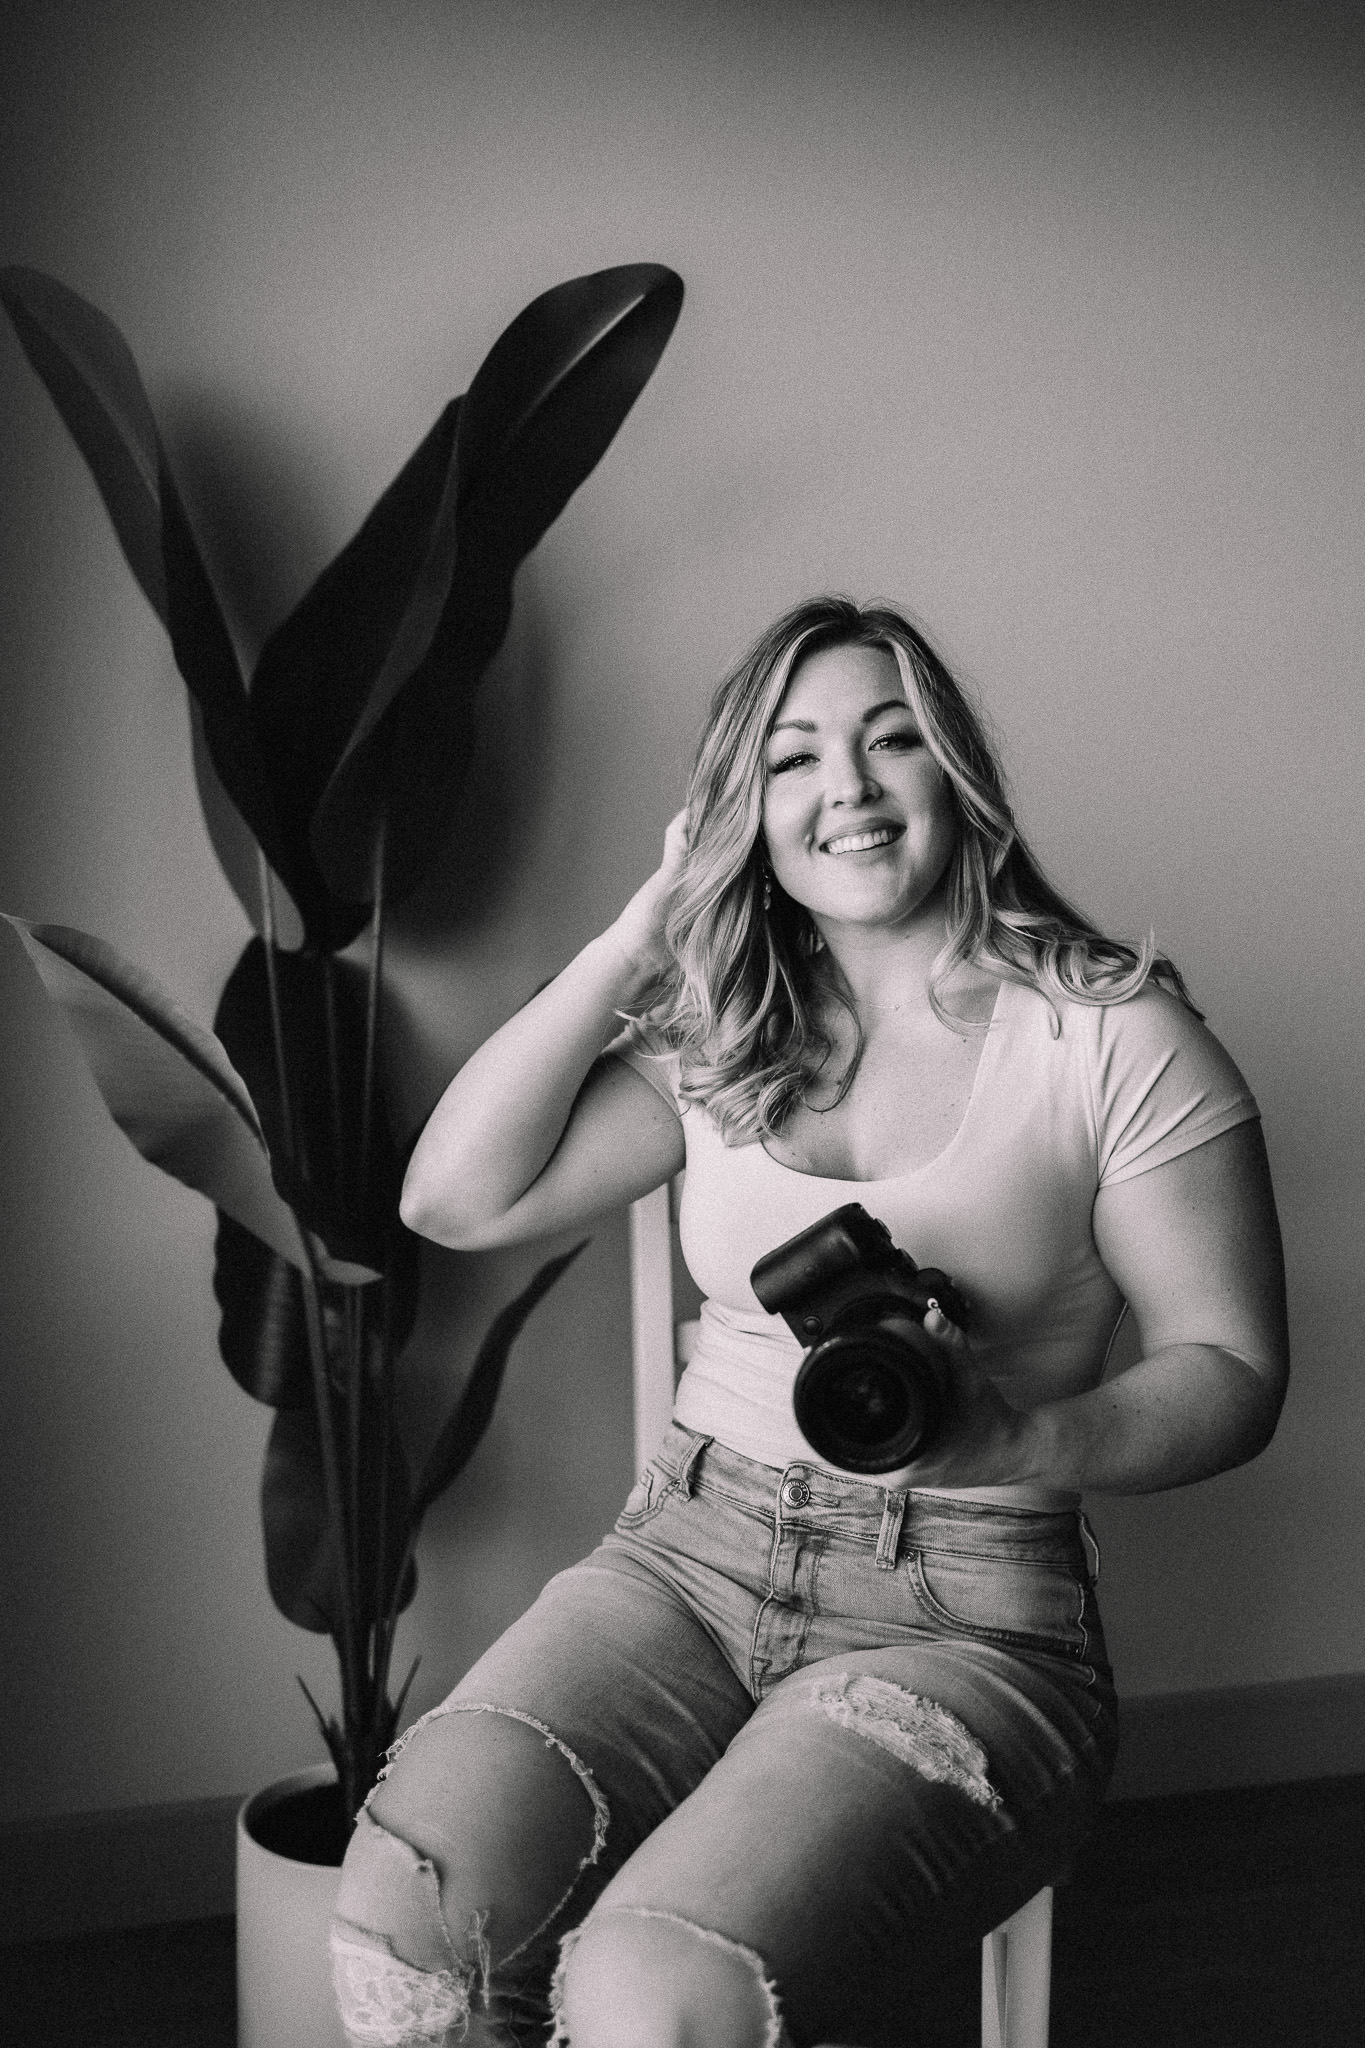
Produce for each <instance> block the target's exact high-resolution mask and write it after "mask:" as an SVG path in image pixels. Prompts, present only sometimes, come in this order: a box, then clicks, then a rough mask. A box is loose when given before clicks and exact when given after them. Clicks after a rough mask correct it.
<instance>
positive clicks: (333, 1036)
mask: <svg viewBox="0 0 1365 2048" xmlns="http://www.w3.org/2000/svg"><path fill="white" fill-rule="evenodd" d="M322 993H323V1001H324V1004H325V1016H326V1020H327V1085H328V1094H329V1095H330V1098H331V1110H332V1151H333V1154H334V1156H335V1162H336V1177H337V1208H338V1209H339V1210H340V1211H342V1212H343V1213H344V1212H345V1208H346V1141H345V1138H344V1136H343V1134H342V1128H341V1054H340V1052H339V1050H338V1044H337V991H336V961H335V960H334V959H333V957H332V955H331V954H330V953H324V954H323V956H322Z"/></svg>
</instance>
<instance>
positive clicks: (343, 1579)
mask: <svg viewBox="0 0 1365 2048" xmlns="http://www.w3.org/2000/svg"><path fill="white" fill-rule="evenodd" d="M303 1241H304V1248H305V1250H306V1252H307V1255H308V1267H307V1270H305V1271H302V1272H300V1275H299V1278H300V1280H301V1282H302V1284H303V1313H304V1324H305V1327H306V1329H307V1333H308V1362H309V1364H310V1366H311V1367H312V1372H313V1402H314V1406H315V1408H316V1410H317V1421H318V1436H319V1440H320V1447H321V1452H322V1484H323V1493H324V1495H325V1497H326V1501H327V1525H328V1528H329V1530H330V1533H331V1538H332V1549H333V1555H334V1560H335V1564H336V1574H337V1591H338V1595H339V1598H340V1604H341V1609H342V1613H341V1633H340V1640H339V1643H338V1652H339V1655H340V1660H341V1692H342V1725H343V1728H344V1729H345V1731H346V1734H347V1735H348V1736H350V1735H351V1733H352V1731H353V1730H354V1729H355V1728H356V1727H357V1726H358V1725H359V1724H360V1707H361V1701H360V1687H359V1683H358V1679H359V1672H358V1669H357V1666H358V1661H359V1660H358V1658H357V1655H356V1651H357V1644H356V1612H355V1601H354V1595H353V1586H354V1579H353V1576H352V1565H351V1550H352V1545H351V1543H349V1542H348V1541H347V1530H346V1514H345V1506H344V1503H343V1497H342V1491H341V1473H340V1471H339V1470H338V1466H337V1445H336V1434H335V1430H334V1427H333V1420H332V1390H331V1387H330V1385H329V1384H328V1378H327V1340H326V1333H325V1330H324V1326H323V1320H322V1300H321V1283H320V1279H319V1274H318V1269H317V1264H316V1262H315V1260H314V1257H313V1248H312V1245H311V1244H310V1243H309V1240H308V1236H307V1232H306V1230H305V1231H304V1234H303ZM351 1748H352V1745H351V1744H350V1742H348V1743H347V1755H348V1758H349V1759H350V1761H351V1762H352V1763H354V1758H353V1756H352V1755H351ZM353 1792H354V1785H353V1784H352V1785H346V1784H345V1783H343V1785H342V1793H343V1797H344V1798H345V1799H346V1800H347V1802H348V1803H349V1804H350V1809H351V1810H352V1811H354V1803H352V1795H353ZM355 1803H358V1802H355Z"/></svg>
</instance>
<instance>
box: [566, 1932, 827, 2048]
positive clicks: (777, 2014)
mask: <svg viewBox="0 0 1365 2048" xmlns="http://www.w3.org/2000/svg"><path fill="white" fill-rule="evenodd" d="M614 1916H619V1917H620V1918H622V1919H630V1920H666V1921H667V1922H668V1923H669V1924H670V1925H671V1926H673V1927H681V1928H682V1929H683V1930H684V1932H685V1933H687V1934H692V1935H695V1936H696V1938H697V1940H698V1941H702V1942H705V1943H706V1944H707V1945H708V1946H709V1947H711V1948H718V1949H720V1950H722V1951H723V1952H724V1953H725V1954H726V1955H730V1956H734V1957H735V1958H736V1959H737V1960H738V1961H739V1962H742V1963H743V1964H745V1966H746V1967H747V1968H748V1969H749V1970H750V1971H751V1972H752V1973H753V1978H754V1982H755V1983H756V1984H757V1986H758V1990H759V1994H760V1996H761V1998H762V2000H763V2014H764V2019H765V2022H766V2031H765V2033H764V2036H763V2048H790V2037H789V2036H788V2034H787V2030H786V2028H785V2027H784V2026H783V2024H782V2011H781V2007H780V2005H779V2002H778V1996H777V1986H776V1985H775V1984H774V1983H773V1981H772V1979H771V1978H770V1977H769V1975H768V1973H767V1970H766V1969H765V1968H764V1965H763V1958H762V1956H760V1955H758V1954H757V1953H756V1951H755V1950H753V1949H751V1948H747V1947H746V1946H745V1944H744V1943H743V1942H742V1941H733V1940H732V1939H731V1937H730V1936H729V1935H728V1934H719V1933H717V1931H716V1929H715V1928H714V1927H701V1926H699V1925H698V1924H697V1922H696V1921H695V1920H687V1919H684V1917H683V1915H682V1914H681V1913H668V1912H665V1911H664V1910H663V1909H662V1908H661V1907H658V1906H607V1907H604V1908H602V1909H600V1910H599V1911H598V1912H596V1913H594V1914H593V1916H592V1918H591V1920H589V1921H584V1923H583V1925H582V1926H581V1927H575V1928H572V1929H571V1930H570V1932H569V1933H568V1934H566V1935H565V1937H564V1939H563V1941H562V1942H561V1943H560V1945H559V1966H558V1968H557V1969H556V1971H555V1974H554V1982H553V1983H552V1984H551V1986H550V2010H551V2012H552V2013H553V2014H554V2022H555V2023H554V2029H553V2032H552V2033H551V2035H550V2038H549V2041H548V2043H547V2044H546V2048H572V2042H571V2040H570V2036H569V2032H568V2027H567V2023H566V2021H565V2018H564V1988H565V1977H566V1975H567V1973H568V1968H569V1964H570V1962H571V1961H572V1958H573V1952H574V1950H575V1949H576V1948H577V1947H578V1944H579V1942H580V1940H581V1939H582V1937H583V1936H584V1935H585V1934H586V1933H588V1932H589V1931H590V1929H591V1928H594V1927H600V1926H601V1924H602V1922H603V1921H604V1920H606V1919H609V1918H612V1917H614Z"/></svg>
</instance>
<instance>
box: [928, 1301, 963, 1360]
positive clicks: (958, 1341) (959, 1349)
mask: <svg viewBox="0 0 1365 2048" xmlns="http://www.w3.org/2000/svg"><path fill="white" fill-rule="evenodd" d="M924 1327H925V1329H926V1330H927V1331H928V1333H929V1335H930V1336H931V1337H935V1338H937V1339H938V1342H939V1343H940V1344H942V1345H944V1346H945V1347H946V1348H947V1350H948V1351H949V1353H950V1354H951V1355H952V1356H953V1357H954V1358H965V1357H966V1356H967V1353H968V1349H969V1346H968V1343H967V1332H966V1331H965V1330H959V1328H958V1326H957V1324H956V1323H953V1322H950V1321H949V1320H948V1318H947V1316H946V1315H945V1314H944V1313H943V1310H942V1309H941V1308H940V1307H939V1305H938V1303H937V1302H936V1301H931V1302H930V1304H929V1308H928V1312H927V1313H926V1315H925V1318H924Z"/></svg>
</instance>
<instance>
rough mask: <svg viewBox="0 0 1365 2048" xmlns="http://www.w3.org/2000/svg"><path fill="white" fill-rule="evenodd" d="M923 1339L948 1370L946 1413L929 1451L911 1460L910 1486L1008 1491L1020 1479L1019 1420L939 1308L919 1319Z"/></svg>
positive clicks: (961, 1333) (968, 1344) (963, 1337)
mask: <svg viewBox="0 0 1365 2048" xmlns="http://www.w3.org/2000/svg"><path fill="white" fill-rule="evenodd" d="M924 1330H925V1334H926V1335H927V1336H929V1337H932V1338H933V1339H934V1342H935V1343H936V1344H937V1345H938V1346H939V1347H940V1349H941V1350H942V1352H943V1354H944V1357H945V1361H946V1363H947V1367H948V1374H947V1378H948V1413H947V1415H946V1417H945V1419H944V1422H943V1426H942V1428H941V1429H940V1430H939V1432H938V1435H937V1436H936V1438H935V1440H934V1443H933V1445H932V1447H931V1448H930V1449H929V1450H928V1451H926V1452H925V1453H924V1455H923V1456H922V1457H919V1458H917V1459H916V1460H915V1466H914V1477H913V1480H912V1482H911V1483H912V1484H913V1485H917V1486H1009V1485H1013V1484H1014V1483H1016V1482H1017V1481H1018V1480H1020V1479H1022V1478H1024V1477H1025V1474H1024V1471H1023V1469H1022V1461H1021V1455H1020V1451H1021V1439H1022V1433H1023V1426H1024V1416H1023V1415H1022V1414H1021V1412H1020V1411H1019V1409H1017V1408H1012V1407H1011V1406H1010V1404H1009V1402H1008V1401H1006V1399H1005V1397H1004V1395H1003V1394H1001V1392H1000V1391H999V1389H998V1388H997V1386H996V1385H995V1382H994V1381H993V1380H992V1379H990V1378H989V1377H988V1376H987V1374H986V1373H984V1372H983V1371H982V1370H981V1368H980V1366H979V1365H978V1364H977V1363H976V1361H975V1359H974V1358H973V1357H972V1348H971V1342H970V1340H969V1338H968V1337H967V1334H966V1332H965V1331H964V1330H961V1329H959V1328H958V1326H957V1324H956V1323H953V1322H950V1321H949V1319H948V1317H947V1316H946V1315H945V1314H944V1313H943V1310H942V1309H941V1308H936V1307H935V1308H931V1309H930V1310H929V1311H928V1313H927V1314H926V1316H925V1318H924Z"/></svg>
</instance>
